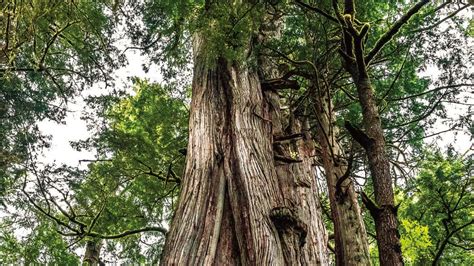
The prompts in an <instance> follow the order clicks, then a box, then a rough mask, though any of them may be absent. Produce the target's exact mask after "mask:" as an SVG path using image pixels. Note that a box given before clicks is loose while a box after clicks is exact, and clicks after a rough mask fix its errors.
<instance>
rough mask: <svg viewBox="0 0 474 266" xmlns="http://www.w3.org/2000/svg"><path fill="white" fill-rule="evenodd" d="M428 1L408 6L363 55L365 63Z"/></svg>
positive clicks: (423, 0) (424, 0)
mask: <svg viewBox="0 0 474 266" xmlns="http://www.w3.org/2000/svg"><path fill="white" fill-rule="evenodd" d="M429 2H430V1H429V0H421V1H420V2H418V3H417V4H415V5H414V6H413V7H412V8H410V9H409V10H408V12H407V13H406V14H405V15H403V16H402V17H401V18H400V19H399V20H398V21H397V22H395V23H394V24H393V25H392V27H391V28H390V29H389V30H388V31H387V32H385V33H384V34H383V35H382V37H380V39H378V40H377V42H376V43H375V45H374V48H372V50H371V51H370V52H369V53H368V54H367V56H366V57H365V62H366V64H367V65H369V64H370V61H372V59H373V58H374V57H375V56H376V55H377V54H378V53H379V52H380V50H382V48H383V47H384V46H385V44H387V43H388V42H389V41H390V40H391V39H392V38H393V36H395V35H396V34H397V33H398V32H399V31H400V29H401V28H402V26H403V25H404V24H406V23H407V22H408V20H410V18H411V17H412V16H413V15H415V14H416V13H418V11H419V10H420V9H421V8H422V7H423V6H425V5H426V4H428V3H429Z"/></svg>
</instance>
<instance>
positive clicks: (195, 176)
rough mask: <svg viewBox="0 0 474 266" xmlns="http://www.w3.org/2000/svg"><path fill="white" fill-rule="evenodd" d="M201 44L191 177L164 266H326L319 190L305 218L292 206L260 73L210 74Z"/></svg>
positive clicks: (216, 70)
mask: <svg viewBox="0 0 474 266" xmlns="http://www.w3.org/2000/svg"><path fill="white" fill-rule="evenodd" d="M201 44H202V42H201V41H200V38H199V37H197V38H196V41H195V62H194V63H195V67H194V79H193V94H192V104H191V114H190V122H189V125H190V127H189V128H190V132H189V143H188V149H187V151H188V152H187V164H186V169H185V177H184V180H183V184H182V189H181V194H180V200H179V203H178V206H177V209H176V212H175V216H174V218H173V222H172V224H171V228H170V231H169V234H168V236H167V241H166V244H165V248H164V254H163V257H162V261H161V264H162V265H285V264H286V265H319V264H325V263H326V261H325V256H324V255H325V253H324V251H321V250H319V247H320V245H321V243H323V242H324V241H325V240H324V238H322V237H321V234H320V232H321V230H323V229H324V228H320V227H316V226H315V225H320V221H318V220H316V221H314V220H311V219H314V217H315V215H316V214H317V213H318V212H319V211H320V210H318V209H317V206H316V205H315V202H314V200H313V199H314V194H312V192H313V191H310V189H314V187H311V186H309V188H307V189H305V190H304V192H299V193H300V194H302V193H306V195H307V197H308V198H309V199H311V200H312V201H309V202H306V201H305V198H303V199H302V201H303V204H307V205H302V206H298V207H300V208H302V209H305V211H306V210H307V211H306V212H303V214H302V213H301V212H300V211H298V210H297V209H296V208H294V207H293V206H287V205H285V201H284V197H283V193H284V190H283V188H282V186H281V184H280V182H279V179H278V178H277V175H276V171H275V166H274V156H273V143H272V140H273V135H272V121H271V117H270V112H269V106H268V103H267V102H266V101H265V99H264V96H263V92H262V89H261V86H260V81H259V77H258V75H257V73H256V71H252V70H251V69H247V68H245V67H242V66H238V65H236V64H235V63H233V62H229V61H227V60H225V59H223V58H220V59H219V60H218V61H217V63H216V65H215V66H208V65H206V64H205V60H203V56H202V55H201V54H200V53H201V47H202V45H201ZM294 193H296V192H294ZM309 211H310V212H309ZM322 232H324V230H323V231H322ZM316 234H317V235H316ZM321 238H322V239H321Z"/></svg>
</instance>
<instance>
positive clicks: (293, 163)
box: [258, 7, 328, 265]
mask: <svg viewBox="0 0 474 266" xmlns="http://www.w3.org/2000/svg"><path fill="white" fill-rule="evenodd" d="M280 18H281V14H279V11H278V10H277V9H276V8H275V7H272V8H271V10H270V11H269V12H268V14H267V15H266V16H265V23H264V24H263V25H262V26H261V28H260V33H259V36H258V37H259V38H258V40H259V43H260V44H262V46H264V47H265V46H267V45H270V44H267V42H268V41H270V40H272V39H277V38H279V37H280V29H281V24H282V20H281V19H280ZM258 65H259V68H260V72H259V74H260V78H261V80H262V84H266V85H271V83H269V82H266V81H267V80H280V77H282V76H284V74H285V73H280V71H279V70H278V67H277V65H276V64H275V62H272V60H271V59H270V58H268V57H265V56H259V57H258ZM280 84H283V85H284V86H278V85H280ZM298 88H299V85H298V83H297V82H296V81H294V80H287V81H286V82H280V83H277V84H276V85H275V84H273V86H268V87H267V88H266V90H265V92H264V95H265V98H266V100H267V102H268V105H269V110H270V117H271V120H272V135H273V140H274V143H273V148H274V149H273V152H274V158H290V159H291V160H275V169H276V174H277V177H278V181H279V185H280V188H281V190H282V195H283V206H284V207H281V208H276V209H274V210H272V221H273V222H274V224H275V226H276V227H277V230H278V233H279V236H280V240H281V245H282V251H283V256H284V259H285V264H286V265H326V264H328V260H327V236H326V230H325V228H324V224H323V221H322V217H321V213H322V209H321V205H320V202H319V191H318V187H317V182H316V169H315V168H314V166H313V165H314V159H315V158H314V157H315V146H314V143H313V140H312V138H311V135H310V134H309V132H308V130H307V128H305V129H304V130H303V127H302V123H301V121H299V120H298V118H297V117H295V116H294V114H293V111H294V110H289V113H286V114H283V111H282V110H281V107H280V96H279V93H278V92H279V90H281V89H298Z"/></svg>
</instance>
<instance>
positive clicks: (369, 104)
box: [356, 77, 403, 265]
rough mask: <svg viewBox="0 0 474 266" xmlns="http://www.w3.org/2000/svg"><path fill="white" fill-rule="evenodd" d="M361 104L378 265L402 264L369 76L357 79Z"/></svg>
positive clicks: (390, 190)
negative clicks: (371, 181) (372, 195)
mask: <svg viewBox="0 0 474 266" xmlns="http://www.w3.org/2000/svg"><path fill="white" fill-rule="evenodd" d="M356 86H357V91H358V94H359V99H360V103H361V105H362V111H363V117H364V119H363V120H364V128H365V132H366V136H367V137H368V139H367V142H366V143H365V144H364V146H365V148H366V151H367V157H368V161H369V168H370V172H371V174H372V179H373V182H374V194H375V203H376V205H375V206H374V205H373V204H371V202H370V200H369V199H366V201H368V206H371V207H369V210H370V212H371V215H372V216H373V217H374V220H375V229H376V233H377V244H378V248H379V260H380V264H381V265H403V258H402V250H401V244H400V235H399V233H398V220H397V210H396V207H395V203H394V193H393V188H392V178H391V175H390V165H389V160H388V157H387V155H386V152H385V138H384V136H383V129H382V124H381V122H380V117H379V112H378V108H377V105H376V103H375V97H374V90H373V88H372V86H371V83H370V80H369V78H368V77H366V78H362V79H358V80H357V81H356Z"/></svg>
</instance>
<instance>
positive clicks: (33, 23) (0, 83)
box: [0, 0, 122, 197]
mask: <svg viewBox="0 0 474 266" xmlns="http://www.w3.org/2000/svg"><path fill="white" fill-rule="evenodd" d="M108 4H109V1H11V0H7V1H3V2H2V5H1V7H0V11H1V13H0V32H1V33H2V36H1V39H0V89H1V90H0V102H1V103H0V119H1V123H0V159H1V164H0V184H2V185H5V186H2V188H1V191H0V193H1V194H0V197H1V195H2V194H3V193H6V192H7V190H8V189H9V188H10V187H11V186H12V185H13V184H14V182H15V181H16V179H18V178H19V177H20V176H21V175H23V174H24V168H25V166H24V163H25V161H26V160H27V159H28V158H34V156H35V154H37V153H38V152H39V151H40V149H41V148H42V147H47V146H48V140H47V138H46V137H45V136H43V135H42V133H41V132H40V131H39V129H38V127H37V126H36V123H37V122H39V121H42V120H44V119H48V120H52V121H56V122H60V121H62V119H63V118H64V117H65V115H66V105H67V102H68V101H69V100H70V99H71V98H73V97H74V96H76V95H77V94H78V92H79V91H81V90H82V89H83V88H84V86H92V84H94V83H95V82H98V81H104V82H106V83H108V84H109V83H110V82H109V80H110V74H111V71H112V70H113V69H114V68H116V67H117V66H118V65H120V63H121V62H122V60H120V59H119V57H118V55H117V49H116V48H115V47H114V46H113V45H112V42H113V38H111V36H112V33H113V31H115V25H114V23H113V20H111V19H110V17H111V14H106V13H107V10H106V9H107V5H108Z"/></svg>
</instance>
